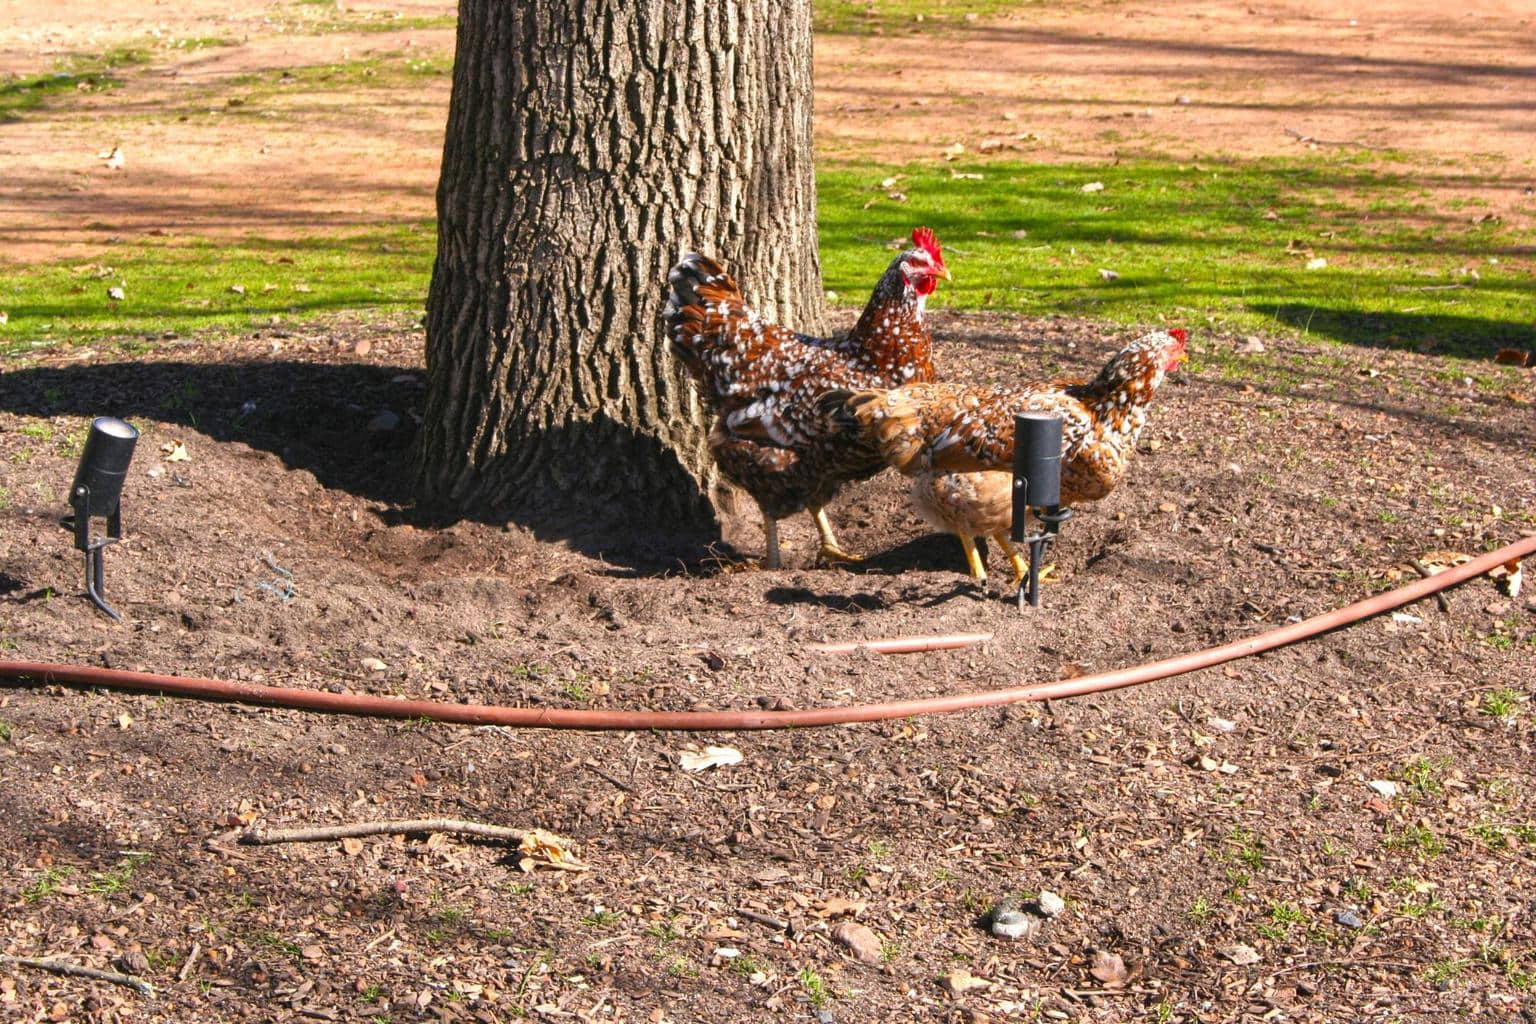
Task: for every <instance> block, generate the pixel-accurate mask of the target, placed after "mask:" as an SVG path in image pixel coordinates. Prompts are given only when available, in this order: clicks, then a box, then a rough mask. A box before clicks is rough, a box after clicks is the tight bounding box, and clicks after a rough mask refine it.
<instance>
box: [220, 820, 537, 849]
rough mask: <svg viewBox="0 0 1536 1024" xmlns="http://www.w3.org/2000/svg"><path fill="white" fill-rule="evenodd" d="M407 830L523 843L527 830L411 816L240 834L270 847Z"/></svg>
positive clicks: (252, 842) (248, 841)
mask: <svg viewBox="0 0 1536 1024" xmlns="http://www.w3.org/2000/svg"><path fill="white" fill-rule="evenodd" d="M404 832H458V833H462V834H464V835H470V836H479V837H480V838H482V839H499V840H504V841H506V842H511V843H521V842H522V841H523V836H524V835H526V834H527V833H526V832H525V831H524V830H523V829H520V828H504V827H503V826H501V825H485V824H482V823H480V822H478V821H463V820H460V819H458V818H411V819H406V820H402V821H359V822H353V823H352V824H349V825H322V826H317V827H315V828H274V829H256V828H252V829H247V830H246V831H244V832H242V833H241V834H240V844H241V845H242V846H270V845H271V844H273V843H321V842H325V841H326V840H328V839H351V838H354V837H357V836H382V835H395V834H397V833H404Z"/></svg>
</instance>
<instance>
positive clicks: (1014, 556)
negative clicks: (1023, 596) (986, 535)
mask: <svg viewBox="0 0 1536 1024" xmlns="http://www.w3.org/2000/svg"><path fill="white" fill-rule="evenodd" d="M992 539H993V540H995V541H997V546H998V547H999V548H1001V549H1002V551H1003V554H1005V555H1007V556H1008V564H1009V565H1012V566H1013V585H1014V586H1015V587H1018V586H1021V585H1022V584H1023V583H1024V577H1025V576H1027V575H1029V562H1028V560H1026V559H1025V557H1024V556H1023V555H1022V554H1020V553H1019V549H1018V548H1016V547H1014V546H1013V541H1012V540H1011V539H1010V538H1009V536H1008V535H1007V534H1006V533H994V534H993V535H992Z"/></svg>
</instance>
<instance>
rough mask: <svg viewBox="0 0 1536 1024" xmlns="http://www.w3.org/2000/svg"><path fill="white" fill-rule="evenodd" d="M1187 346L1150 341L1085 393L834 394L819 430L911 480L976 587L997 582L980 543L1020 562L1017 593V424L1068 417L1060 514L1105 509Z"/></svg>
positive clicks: (1030, 389) (1039, 385) (910, 390)
mask: <svg viewBox="0 0 1536 1024" xmlns="http://www.w3.org/2000/svg"><path fill="white" fill-rule="evenodd" d="M1188 338H1189V335H1188V333H1187V332H1186V331H1184V330H1183V329H1182V328H1174V329H1172V330H1169V331H1154V332H1152V333H1151V334H1147V335H1144V336H1143V337H1141V338H1138V339H1137V340H1136V341H1134V342H1132V343H1131V344H1129V345H1127V346H1126V347H1125V348H1123V349H1121V350H1120V352H1118V353H1117V354H1116V355H1115V357H1114V358H1113V359H1111V360H1110V361H1109V363H1108V365H1106V366H1105V367H1104V369H1103V370H1101V371H1099V375H1098V376H1097V377H1095V378H1094V379H1093V380H1091V381H1087V382H1084V381H1080V380H1070V379H1063V380H1049V381H1037V382H1034V383H1030V384H1024V385H1022V386H1018V387H974V386H969V385H965V384H958V383H939V384H919V385H913V386H910V387H902V388H894V389H891V390H866V391H857V392H855V391H830V392H828V393H827V394H826V395H824V396H823V397H822V399H821V401H820V403H819V405H818V408H819V409H820V411H821V414H822V415H821V419H820V423H821V424H822V429H824V430H827V431H829V432H832V433H837V434H846V435H857V436H861V437H864V438H866V439H868V440H869V441H871V442H873V443H874V444H875V446H876V447H877V448H878V449H879V450H880V454H881V457H882V458H884V459H885V461H886V463H887V464H888V465H890V466H892V467H894V468H895V469H897V470H899V471H900V472H902V473H904V474H905V475H907V476H909V477H911V478H912V488H911V499H912V504H913V506H914V507H915V508H916V509H917V511H918V513H919V514H920V515H922V517H923V518H924V519H925V520H927V521H928V523H929V524H931V525H932V526H934V527H935V528H937V529H940V530H944V531H945V532H948V533H953V534H955V535H956V536H957V537H959V538H960V545H961V547H963V548H964V549H965V558H966V564H967V566H968V568H969V570H970V574H971V575H972V576H973V577H975V578H976V579H978V580H985V579H986V575H987V574H986V568H985V566H984V565H983V564H982V561H981V555H980V553H979V552H977V550H976V541H975V538H977V537H991V538H992V539H993V540H994V541H996V543H997V545H998V547H999V548H1001V549H1002V551H1003V553H1004V554H1005V555H1007V557H1008V559H1009V561H1010V562H1011V564H1012V566H1013V571H1014V577H1015V579H1014V582H1015V583H1016V584H1017V583H1018V582H1019V581H1020V580H1021V579H1022V578H1023V576H1024V573H1025V569H1026V566H1025V563H1024V559H1023V557H1022V556H1021V555H1020V554H1019V552H1018V550H1017V549H1016V548H1014V546H1013V544H1012V543H1011V541H1010V540H1009V537H1008V533H1009V528H1010V525H1011V523H1012V518H1013V474H1012V468H1013V417H1014V413H1017V412H1023V411H1025V410H1042V411H1049V412H1054V413H1056V414H1058V415H1059V416H1061V418H1062V463H1061V501H1062V504H1063V505H1067V506H1071V505H1077V504H1080V503H1082V502H1086V501H1097V500H1098V499H1100V498H1103V497H1104V496H1105V495H1107V494H1109V493H1110V491H1112V490H1114V488H1115V485H1116V484H1118V483H1119V482H1120V480H1121V479H1122V478H1123V477H1124V476H1125V472H1126V468H1127V466H1128V465H1129V463H1130V458H1131V453H1132V452H1134V451H1135V449H1136V441H1137V438H1138V437H1140V435H1141V431H1142V428H1143V427H1144V426H1145V425H1146V422H1147V407H1148V405H1149V404H1150V403H1151V401H1152V398H1153V396H1154V395H1156V393H1157V389H1158V387H1159V385H1161V384H1162V382H1163V378H1164V376H1165V375H1166V374H1167V373H1168V371H1170V370H1172V369H1174V368H1175V367H1177V366H1178V365H1179V364H1180V363H1182V362H1183V361H1184V359H1185V358H1187V352H1186V349H1185V344H1186V342H1187V341H1188Z"/></svg>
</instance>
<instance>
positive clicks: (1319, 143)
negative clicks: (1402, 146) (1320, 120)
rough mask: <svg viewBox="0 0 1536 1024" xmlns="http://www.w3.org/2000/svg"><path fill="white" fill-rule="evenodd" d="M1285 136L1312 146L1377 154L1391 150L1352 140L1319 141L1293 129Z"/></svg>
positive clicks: (1289, 129) (1386, 147)
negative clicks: (1354, 148) (1365, 150)
mask: <svg viewBox="0 0 1536 1024" xmlns="http://www.w3.org/2000/svg"><path fill="white" fill-rule="evenodd" d="M1285 134H1287V135H1289V136H1290V137H1291V138H1293V139H1295V140H1296V141H1297V142H1306V143H1310V144H1312V145H1314V146H1355V147H1357V148H1359V149H1371V150H1375V151H1376V152H1378V153H1385V152H1386V151H1387V150H1389V149H1391V148H1392V147H1391V146H1373V145H1371V144H1370V143H1369V142H1356V141H1354V140H1353V139H1319V138H1318V137H1316V136H1315V135H1307V134H1304V133H1302V132H1299V131H1297V130H1296V129H1295V128H1287V129H1286V130H1285Z"/></svg>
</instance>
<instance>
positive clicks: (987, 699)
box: [0, 536, 1536, 731]
mask: <svg viewBox="0 0 1536 1024" xmlns="http://www.w3.org/2000/svg"><path fill="white" fill-rule="evenodd" d="M1533 552H1536V536H1533V537H1526V538H1523V539H1522V540H1519V541H1517V542H1515V543H1514V544H1509V545H1506V546H1505V547H1502V548H1499V549H1498V550H1497V551H1491V552H1489V553H1488V554H1486V555H1480V556H1478V557H1477V558H1474V559H1471V560H1470V561H1468V562H1465V563H1463V564H1462V565H1458V566H1456V567H1454V568H1451V569H1446V570H1445V571H1444V572H1439V573H1436V574H1435V575H1434V576H1431V577H1429V578H1428V579H1420V580H1414V581H1413V582H1412V583H1409V584H1407V585H1406V586H1402V587H1398V588H1397V589H1396V590H1390V591H1387V592H1386V593H1384V594H1377V595H1376V596H1375V597H1369V598H1366V599H1365V600H1363V601H1356V602H1355V603H1354V604H1351V605H1346V606H1345V607H1343V608H1338V609H1335V610H1334V611H1331V612H1326V613H1324V614H1322V615H1315V616H1313V617H1312V618H1310V619H1305V620H1303V621H1301V622H1297V623H1294V624H1293V625H1289V626H1282V627H1281V628H1280V629H1275V630H1271V631H1270V632H1268V633H1263V634H1260V635H1259V636H1256V637H1251V638H1249V639H1247V640H1237V641H1234V642H1233V643H1229V644H1223V645H1221V646H1220V647H1212V648H1209V649H1207V650H1204V651H1196V652H1195V653H1193V654H1181V655H1179V656H1177V657H1174V658H1165V659H1163V660H1162V661H1154V662H1151V663H1149V664H1146V665H1138V666H1135V667H1132V668H1125V669H1117V670H1115V671H1113V672H1099V673H1095V674H1094V675H1088V676H1080V677H1079V678H1077V679H1072V680H1067V681H1065V682H1057V683H1041V684H1035V685H1032V686H1017V687H1012V688H1010V689H1006V690H992V691H987V692H982V693H964V694H957V695H954V696H950V697H932V698H929V699H926V700H904V701H891V702H889V703H885V704H860V705H855V706H853V707H840V708H839V707H834V708H810V709H806V710H795V711H593V710H588V709H583V708H509V707H498V706H495V705H485V704H444V703H439V702H437V701H427V700H397V699H395V698H392V697H374V696H368V695H364V694H351V693H329V692H326V691H323V690H300V689H294V688H292V687H282V686H260V685H257V684H254V683H232V682H227V681H225V680H221V679H193V678H182V677H178V676H159V675H152V674H150V673H146V672H125V671H121V670H117V669H103V668H86V667H82V666H77V665H54V664H47V663H40V662H25V661H0V679H21V680H28V681H30V682H32V683H34V684H38V685H49V684H67V685H70V686H93V687H106V688H109V689H117V690H142V691H148V692H151V693H166V694H171V695H172V696H177V697H195V698H199V699H202V700H224V701H238V702H242V703H247V704H267V705H273V706H276V707H286V708H301V709H306V710H310V711H331V712H336V713H339V714H349V715H370V716H374V717H380V718H426V719H430V720H432V721H437V722H457V723H462V724H465V725H505V726H518V727H537V728H545V729H685V730H709V731H724V730H736V729H784V728H791V727H801V728H803V727H806V726H817V725H842V724H845V723H848V722H876V721H881V720H883V719H888V718H910V717H912V716H913V715H936V714H946V713H949V712H954V711H965V710H967V709H970V708H982V707H992V706H995V705H998V704H1017V703H1022V702H1025V701H1039V700H1055V699H1058V698H1063V697H1078V696H1081V695H1083V694H1086V693H1096V692H1099V691H1102V690H1117V689H1120V688H1122V687H1126V686H1135V685H1137V684H1138V683H1149V682H1152V681H1154V680H1157V679H1166V678H1168V677H1169V676H1176V675H1181V674H1183V673H1185V672H1193V671H1195V670H1197V669H1202V668H1210V667H1211V666H1213V665H1220V664H1222V663H1224V662H1228V661H1233V660H1235V659H1237V658H1245V657H1247V656H1248V655H1250V654H1259V653H1261V652H1263V651H1271V650H1274V649H1275V648H1276V647H1283V646H1285V645H1286V644H1292V643H1295V642H1297V641H1298V640H1306V639H1308V638H1310V637H1314V636H1317V635H1318V634H1320V633H1326V632H1329V631H1331V630H1335V629H1338V628H1340V627H1342V626H1348V625H1350V624H1352V623H1355V622H1359V621H1360V620H1361V619H1365V618H1369V617H1370V616H1372V615H1380V614H1381V613H1382V612H1386V611H1391V610H1392V609H1394V608H1401V607H1402V606H1403V605H1405V604H1411V603H1413V602H1414V601H1418V600H1421V599H1423V598H1425V597H1429V596H1430V595H1432V594H1436V593H1438V592H1440V591H1442V590H1445V589H1447V588H1448V587H1452V586H1455V585H1456V584H1458V583H1463V582H1465V581H1467V580H1469V579H1472V578H1473V577H1475V576H1481V575H1482V574H1484V573H1486V572H1488V571H1490V570H1492V569H1495V568H1497V567H1498V566H1500V565H1503V564H1504V563H1506V562H1510V561H1513V560H1515V559H1518V558H1521V557H1524V556H1526V555H1529V554H1531V553H1533Z"/></svg>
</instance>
